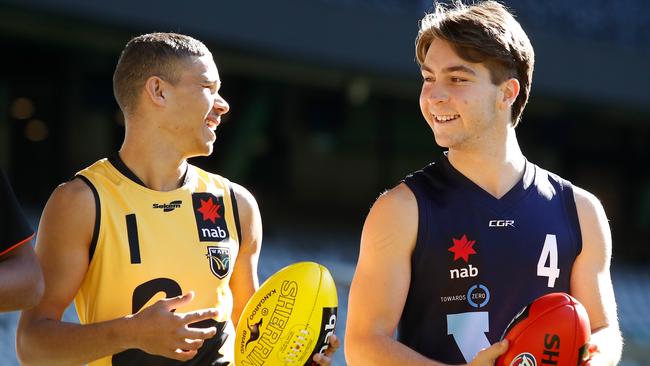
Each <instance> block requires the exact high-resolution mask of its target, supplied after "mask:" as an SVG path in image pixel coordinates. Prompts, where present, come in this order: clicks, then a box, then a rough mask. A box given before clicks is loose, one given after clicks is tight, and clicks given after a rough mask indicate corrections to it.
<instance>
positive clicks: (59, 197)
mask: <svg viewBox="0 0 650 366" xmlns="http://www.w3.org/2000/svg"><path fill="white" fill-rule="evenodd" d="M95 207H96V206H95V197H94V194H93V191H92V189H91V188H90V186H88V184H86V183H85V182H84V181H82V180H81V179H80V178H75V179H73V180H71V181H68V182H65V183H63V184H61V185H59V186H58V187H57V188H56V189H55V190H54V192H52V195H51V196H50V199H49V200H48V201H47V204H46V205H45V209H44V210H43V215H42V216H41V222H40V224H39V231H38V236H37V248H38V247H41V248H42V246H43V244H44V243H49V242H51V241H52V239H54V240H56V243H58V244H57V245H68V244H69V245H72V244H71V243H75V242H76V243H78V244H79V245H83V246H87V245H88V244H89V242H90V238H91V237H92V231H93V227H94V225H95V214H96V210H95ZM62 238H68V240H62ZM73 239H79V240H77V241H74V240H73Z"/></svg>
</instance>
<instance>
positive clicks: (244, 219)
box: [231, 182, 262, 250]
mask: <svg viewBox="0 0 650 366" xmlns="http://www.w3.org/2000/svg"><path fill="white" fill-rule="evenodd" d="M231 184H232V189H233V191H234V192H235V200H236V201H237V211H238V214H239V221H240V223H241V231H242V233H241V234H242V238H241V240H242V243H248V244H251V245H250V246H247V247H251V249H255V250H259V247H260V245H261V242H262V217H261V215H260V209H259V207H258V206H257V201H256V200H255V197H254V196H253V194H251V193H250V192H249V191H248V189H246V188H244V187H243V186H241V185H239V184H237V183H234V182H231Z"/></svg>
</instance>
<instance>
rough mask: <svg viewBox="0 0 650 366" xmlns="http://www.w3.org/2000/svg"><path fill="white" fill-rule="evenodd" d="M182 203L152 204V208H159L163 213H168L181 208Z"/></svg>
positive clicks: (179, 201) (177, 201)
mask: <svg viewBox="0 0 650 366" xmlns="http://www.w3.org/2000/svg"><path fill="white" fill-rule="evenodd" d="M182 203H183V201H181V200H176V201H171V202H169V203H154V204H153V206H152V208H160V209H162V210H163V212H170V211H174V210H175V209H177V208H181V204H182Z"/></svg>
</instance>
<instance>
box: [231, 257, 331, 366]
mask: <svg viewBox="0 0 650 366" xmlns="http://www.w3.org/2000/svg"><path fill="white" fill-rule="evenodd" d="M337 309H338V297H337V295H336V286H335V284H334V279H332V275H331V274H330V272H329V271H328V270H327V268H325V267H324V266H322V265H320V264H318V263H314V262H299V263H295V264H292V265H289V266H287V267H285V268H283V269H281V270H279V271H278V272H277V273H275V274H274V275H272V276H271V277H269V278H268V279H267V280H266V281H264V283H263V284H262V286H260V288H259V290H257V292H255V294H254V295H253V297H251V299H250V300H249V301H248V303H247V304H246V307H245V308H244V311H243V312H242V314H241V316H240V318H239V323H238V324H237V333H236V334H237V338H236V341H235V365H237V366H250V365H254V366H261V365H265V366H276V365H278V366H279V365H299V366H305V365H311V364H312V358H313V356H314V355H315V354H316V353H322V352H324V351H325V350H326V349H327V348H328V347H329V343H330V336H331V335H332V334H333V333H334V328H335V327H336V316H337Z"/></svg>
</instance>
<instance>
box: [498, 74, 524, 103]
mask: <svg viewBox="0 0 650 366" xmlns="http://www.w3.org/2000/svg"><path fill="white" fill-rule="evenodd" d="M499 89H500V91H501V93H500V96H499V100H498V106H499V108H502V109H505V108H509V107H512V104H513V103H514V102H515V100H516V99H517V96H519V91H520V86H519V80H517V79H515V78H510V79H508V80H506V81H504V82H503V83H502V84H501V86H500V88H499Z"/></svg>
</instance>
